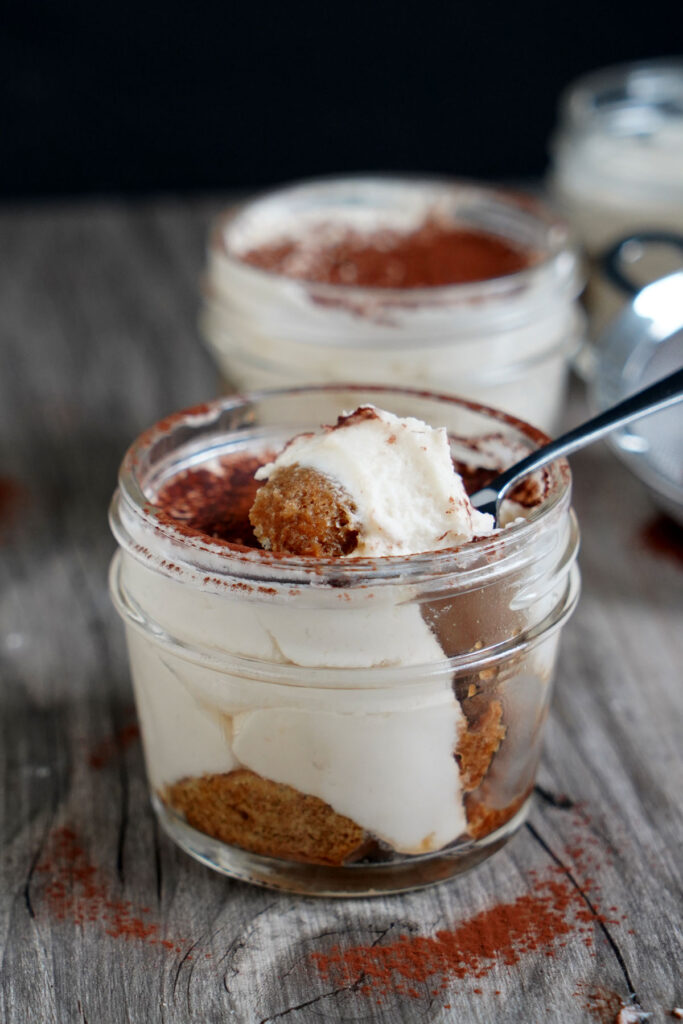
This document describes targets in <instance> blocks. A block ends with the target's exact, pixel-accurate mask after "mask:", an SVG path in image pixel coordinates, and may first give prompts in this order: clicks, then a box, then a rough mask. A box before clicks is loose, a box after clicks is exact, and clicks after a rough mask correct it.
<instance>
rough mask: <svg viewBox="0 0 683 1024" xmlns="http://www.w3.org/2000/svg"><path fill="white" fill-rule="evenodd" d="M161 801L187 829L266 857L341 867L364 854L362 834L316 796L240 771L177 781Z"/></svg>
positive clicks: (365, 838)
mask: <svg viewBox="0 0 683 1024" xmlns="http://www.w3.org/2000/svg"><path fill="white" fill-rule="evenodd" d="M165 799H166V802H167V803H169V804H170V805H171V807H173V808H174V809H175V810H176V811H179V812H180V813H181V814H183V815H184V816H185V818H186V819H187V821H188V823H189V824H190V825H192V827H193V828H196V829H199V831H200V832H205V833H206V834H207V835H210V836H213V837H214V839H219V840H221V842H224V843H228V844H229V845H233V846H241V847H242V848H243V849H245V850H251V851H252V852H253V853H258V854H262V855H264V856H267V857H280V858H282V859H284V860H295V861H302V862H304V863H307V864H328V865H341V864H344V863H346V862H348V861H350V860H354V859H357V858H358V857H360V856H362V855H363V854H364V852H365V846H366V840H367V836H366V833H365V831H364V830H363V829H362V828H361V827H360V826H359V825H356V823H355V822H354V821H351V819H350V818H346V817H344V815H342V814H337V813H336V811H333V810H332V808H331V807H330V806H329V804H326V803H325V802H324V801H323V800H320V799H319V798H318V797H315V796H309V795H308V794H305V793H300V792H299V790H297V789H294V788H293V787H292V786H287V785H284V784H283V783H279V782H273V781H271V780H270V779H264V778H263V777H262V776H261V775H258V774H257V773H256V772H252V771H249V770H248V769H246V768H239V769H237V770H236V771H233V772H228V773H225V774H216V775H202V776H198V777H193V778H186V779H181V780H180V781H179V782H175V783H174V784H173V785H171V786H168V787H167V790H166V793H165Z"/></svg>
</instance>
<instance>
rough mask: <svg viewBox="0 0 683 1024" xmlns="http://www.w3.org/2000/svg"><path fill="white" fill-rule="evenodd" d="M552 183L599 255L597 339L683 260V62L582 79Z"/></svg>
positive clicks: (593, 309) (567, 107)
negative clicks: (610, 264) (608, 261)
mask: <svg viewBox="0 0 683 1024" xmlns="http://www.w3.org/2000/svg"><path fill="white" fill-rule="evenodd" d="M552 156H553V166H552V170H551V179H550V187H551V191H552V193H553V195H554V197H555V199H556V200H557V201H558V204H559V205H560V206H561V207H562V208H563V209H564V211H565V213H566V214H567V216H568V218H569V220H570V221H571V223H572V225H573V226H574V228H575V230H576V232H577V235H578V237H579V238H580V240H581V241H582V242H583V244H584V246H585V247H586V250H587V252H588V255H589V258H590V276H589V283H588V288H587V293H586V297H587V303H588V310H589V315H590V318H591V322H592V323H591V331H592V333H593V335H596V336H597V335H598V334H599V333H601V331H602V330H603V329H604V328H605V326H606V325H607V323H608V321H609V320H610V319H611V318H612V317H613V316H615V315H616V313H617V312H618V311H619V309H620V308H621V306H622V304H623V302H624V301H625V299H626V297H627V293H626V292H625V289H624V288H623V287H620V286H619V285H618V284H617V283H616V282H615V281H614V280H613V279H611V278H610V275H609V272H606V267H605V265H604V262H603V257H604V256H605V254H607V253H608V252H609V250H610V249H611V247H613V246H615V244H616V243H617V242H619V241H620V240H621V239H625V238H628V237H630V236H634V235H635V236H636V237H635V238H633V240H632V242H631V243H630V244H629V245H627V246H625V247H624V248H623V249H622V250H621V251H620V253H618V254H615V258H616V259H618V260H619V261H620V264H621V266H620V267H619V266H617V269H621V272H622V276H625V277H627V278H629V279H630V280H631V281H632V283H633V290H637V289H638V288H640V287H643V286H644V285H646V284H648V283H649V282H650V281H654V280H656V279H657V278H659V277H663V276H664V275H666V274H670V273H671V272H672V271H674V270H677V269H678V268H680V267H681V266H683V61H681V60H657V61H651V62H648V63H639V64H629V65H624V66H621V67H614V68H607V69H604V70H602V71H597V72H594V73H593V74H590V75H586V76H585V77H584V78H581V79H579V80H578V81H577V82H575V83H574V84H573V85H571V86H570V87H569V89H568V90H567V91H566V93H565V94H564V96H563V97H562V99H561V102H560V117H559V126H558V129H557V132H556V134H555V137H554V139H553V143H552Z"/></svg>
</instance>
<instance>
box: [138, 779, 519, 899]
mask: <svg viewBox="0 0 683 1024" xmlns="http://www.w3.org/2000/svg"><path fill="white" fill-rule="evenodd" d="M151 798H152V805H153V807H154V810H155V812H156V815H157V818H158V819H159V822H160V824H161V826H162V828H163V829H164V831H165V832H166V834H167V835H168V836H169V837H170V838H171V839H172V840H173V842H175V843H176V844H177V845H178V846H179V847H180V848H181V849H182V850H184V851H185V853H189V854H190V856H191V857H194V858H195V860H198V861H199V862H200V863H201V864H205V865H206V866H207V867H210V868H213V869H214V871H219V872H220V873H221V874H224V875H228V877H230V878H235V879H238V880H239V881H242V882H250V883H251V884H252V885H259V886H261V887H263V888H265V889H277V890H279V891H280V892H289V893H295V894H298V895H304V896H327V897H332V896H334V897H340V898H343V897H354V896H385V895H391V894H395V893H402V892H411V891H414V890H416V889H426V888H428V887H429V886H432V885H437V884H438V883H439V882H445V881H447V880H448V879H450V878H453V877H454V876H455V875H460V874H462V873H463V872H465V871H469V869H470V868H473V867H475V866H476V865H477V864H480V863H481V862H482V861H483V860H486V858H487V857H490V856H492V855H493V854H494V853H496V852H497V851H498V850H500V849H501V848H502V847H503V846H504V845H505V844H506V843H507V842H508V840H509V839H511V838H512V836H513V835H514V834H515V833H516V832H518V831H519V829H520V828H521V826H522V825H523V824H524V821H525V819H526V817H527V814H528V812H529V807H530V804H531V794H530V795H529V797H528V798H527V799H526V800H525V801H524V803H523V804H522V806H521V807H520V808H519V810H518V811H517V813H516V814H515V815H514V817H512V818H510V820H509V821H507V822H505V824H504V825H502V826H501V827H500V828H499V829H496V831H495V832H491V833H490V834H489V835H487V836H485V837H484V838H483V839H478V840H475V841H472V842H469V843H466V844H464V845H462V846H460V847H451V848H449V849H446V850H440V851H438V852H437V853H431V854H425V855H424V856H420V857H411V858H410V859H406V860H404V861H389V862H386V863H376V864H367V863H365V864H364V863H358V864H349V865H346V866H344V867H326V866H322V865H317V864H303V863H298V862H296V861H286V860H278V859H277V858H275V857H264V856H261V855H260V854H255V853H250V852H249V851H248V850H242V849H240V848H239V847H236V846H228V845H227V844H226V843H222V842H220V840H218V839H213V838H212V837H211V836H208V835H206V834H205V833H204V832H199V831H198V830H197V829H195V828H193V827H192V826H191V825H188V823H187V822H186V821H185V820H184V819H183V818H182V817H181V816H180V815H179V814H177V813H176V812H175V811H173V810H172V809H171V808H169V807H167V806H166V804H164V803H163V801H162V800H161V799H160V798H159V797H158V796H157V795H156V793H153V794H152V797H151Z"/></svg>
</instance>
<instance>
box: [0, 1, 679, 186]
mask: <svg viewBox="0 0 683 1024" xmlns="http://www.w3.org/2000/svg"><path fill="white" fill-rule="evenodd" d="M4 11H5V13H4V15H3V21H4V23H5V25H4V30H3V31H2V33H1V35H0V75H1V76H2V86H1V90H0V118H1V120H0V123H1V124H2V139H3V146H2V160H1V161H0V197H4V198H5V199H9V198H16V197H33V196H41V197H42V196H55V195H74V194H83V193H96V194H108V193H120V192H125V193H137V194H140V193H149V192H167V191H178V190H182V191H207V190H217V189H226V188H231V189H239V188H250V187H254V186H262V185H266V184H270V183H273V182H277V181H282V180H285V179H290V178H296V177H302V176H307V175H314V174H322V173H331V172H335V171H352V170H394V169H395V170H424V171H430V172H441V173H453V174H459V175H466V176H477V177H486V178H503V177H504V178H525V177H530V176H535V175H538V174H540V173H542V171H543V170H544V168H545V165H546V161H547V140H548V136H549V134H550V132H551V129H552V127H553V124H554V121H555V113H556V103H557V98H558V95H559V93H560V91H561V89H562V88H563V87H564V86H565V85H566V84H567V83H568V82H569V81H570V80H571V79H573V78H574V77H576V76H577V75H578V74H581V73H582V72H585V71H587V70H591V69H594V68H597V67H600V66H603V65H606V64H611V63H616V62H620V61H626V60H634V59H642V58H648V57H655V56H666V55H673V54H675V53H676V52H677V51H683V3H681V0H675V2H674V0H668V2H664V0H654V2H649V0H641V3H639V4H638V6H637V7H633V8H631V7H629V6H628V5H627V6H624V5H619V4H617V3H606V2H604V0H593V2H589V0H569V2H567V0H561V2H557V0H555V2H553V0H550V2H544V3H540V2H534V3H526V4H519V3H514V2H512V0H509V2H505V3H503V2H501V0H497V2H479V3H472V2H471V0H470V2H469V3H465V2H456V0H451V2H450V3H438V2H436V0H424V2H410V3H400V2H396V3H394V4H387V3H379V2H377V0H365V2H363V3H346V2H345V3H343V4H334V3H329V2H325V0H319V2H317V3H311V2H301V3H297V2H294V0H291V2H289V3H288V2H286V0H283V2H281V3H279V4H277V5H276V4H271V3H262V2H258V0H256V2H251V3H250V2H248V0H247V2H242V3H240V4H235V3H232V2H230V0H225V2H223V3H221V4H216V3H200V2H194V3H193V2H190V0H167V2H166V3H163V4H162V3H155V4H151V3H149V2H138V3H135V2H132V0H118V2H115V0H102V2H99V3H98V0H74V2H69V0H52V2H50V3H47V2H35V0H33V2H31V0H28V2H23V3H22V2H19V0H9V2H6V4H5V6H4Z"/></svg>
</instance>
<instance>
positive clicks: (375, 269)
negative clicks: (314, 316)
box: [241, 217, 532, 288]
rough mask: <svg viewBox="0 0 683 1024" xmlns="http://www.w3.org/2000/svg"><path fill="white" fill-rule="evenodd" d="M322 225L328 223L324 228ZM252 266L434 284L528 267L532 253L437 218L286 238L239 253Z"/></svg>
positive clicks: (324, 277) (321, 277)
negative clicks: (331, 235) (404, 228)
mask: <svg viewBox="0 0 683 1024" xmlns="http://www.w3.org/2000/svg"><path fill="white" fill-rule="evenodd" d="M323 227H324V226H323ZM241 259H242V260H243V262H245V263H248V264H250V266H253V267H258V268H259V269H261V270H267V271H270V272H271V273H276V274H283V275H284V276H285V277H292V278H297V279H299V280H304V281H318V282H321V283H325V284H336V285H350V286H354V285H356V286H360V287H366V288H433V287H439V286H443V285H451V284H467V283H472V282H474V281H487V280H489V279H490V278H495V277H503V276H505V275H506V274H514V273H517V272H518V271H520V270H524V269H525V268H526V267H528V266H529V265H530V263H531V261H532V255H531V253H529V252H527V251H525V250H523V249H520V248H518V247H516V246H514V245H512V244H511V243H510V242H509V241H507V240H505V239H503V238H500V237H498V236H496V235H492V234H489V233H488V232H485V231H477V230H472V229H468V228H461V227H455V226H454V225H452V224H450V223H444V222H441V221H439V220H437V219H436V218H434V217H431V218H428V219H427V220H426V221H425V222H424V224H422V226H421V227H419V228H418V229H417V230H415V231H412V232H406V233H401V232H397V231H392V230H382V231H376V232H372V233H370V234H361V233H359V232H355V231H347V232H346V233H344V234H343V236H342V237H341V238H336V239H334V240H329V241H327V240H326V239H325V237H324V230H322V229H321V230H320V231H318V232H315V231H311V233H310V235H309V237H306V238H303V239H283V240H281V241H276V242H273V243H271V244H270V245H262V246H259V247H258V248H255V249H250V250H249V251H248V252H246V253H245V254H244V255H242V256H241Z"/></svg>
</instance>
